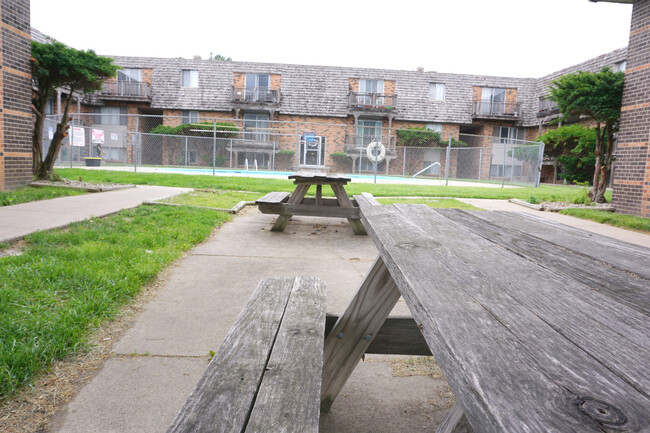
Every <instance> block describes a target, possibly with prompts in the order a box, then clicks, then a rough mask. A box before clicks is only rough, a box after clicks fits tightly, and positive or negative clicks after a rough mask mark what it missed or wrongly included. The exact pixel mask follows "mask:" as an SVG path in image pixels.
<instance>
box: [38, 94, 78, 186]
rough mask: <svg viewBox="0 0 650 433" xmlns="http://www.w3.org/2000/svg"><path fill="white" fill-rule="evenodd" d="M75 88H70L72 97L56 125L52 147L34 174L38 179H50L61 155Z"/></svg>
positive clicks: (66, 134)
mask: <svg viewBox="0 0 650 433" xmlns="http://www.w3.org/2000/svg"><path fill="white" fill-rule="evenodd" d="M73 92H74V89H70V97H69V98H68V100H67V101H66V103H65V109H64V111H63V116H62V117H61V122H60V123H58V124H57V125H56V131H55V132H54V137H52V141H51V142H50V148H49V149H48V150H47V155H46V156H45V159H44V160H43V161H42V162H40V163H39V166H38V168H37V170H36V173H35V174H34V177H35V178H36V179H37V180H44V179H49V178H50V176H52V171H53V170H54V162H55V161H56V158H57V157H58V156H59V150H60V149H61V142H62V141H63V139H64V138H65V137H67V136H68V128H70V127H69V126H68V121H69V120H70V119H69V117H68V115H69V113H70V104H71V102H72V93H73Z"/></svg>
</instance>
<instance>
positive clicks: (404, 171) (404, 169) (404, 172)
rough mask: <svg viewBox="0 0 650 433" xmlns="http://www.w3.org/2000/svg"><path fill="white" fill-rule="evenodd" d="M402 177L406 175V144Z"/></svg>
mask: <svg viewBox="0 0 650 433" xmlns="http://www.w3.org/2000/svg"><path fill="white" fill-rule="evenodd" d="M402 177H406V146H404V158H403V161H402Z"/></svg>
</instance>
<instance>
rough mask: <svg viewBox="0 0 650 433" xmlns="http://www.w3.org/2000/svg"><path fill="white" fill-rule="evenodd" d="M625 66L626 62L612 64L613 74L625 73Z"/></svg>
mask: <svg viewBox="0 0 650 433" xmlns="http://www.w3.org/2000/svg"><path fill="white" fill-rule="evenodd" d="M626 66H627V61H625V60H621V61H620V62H616V63H614V65H613V66H612V71H613V72H625V67H626Z"/></svg>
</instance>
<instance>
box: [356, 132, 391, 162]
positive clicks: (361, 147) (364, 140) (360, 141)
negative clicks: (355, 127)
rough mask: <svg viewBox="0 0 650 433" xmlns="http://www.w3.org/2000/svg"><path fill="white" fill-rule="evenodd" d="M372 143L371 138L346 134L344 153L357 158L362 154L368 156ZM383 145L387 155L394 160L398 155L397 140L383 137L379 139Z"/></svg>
mask: <svg viewBox="0 0 650 433" xmlns="http://www.w3.org/2000/svg"><path fill="white" fill-rule="evenodd" d="M371 141H372V139H371V138H368V137H367V136H365V137H364V136H360V135H357V134H345V144H344V146H343V151H344V152H345V153H347V154H348V155H350V156H357V155H359V153H360V152H361V154H362V155H365V154H366V148H367V147H368V144H370V142H371ZM379 141H380V142H381V144H383V145H384V147H385V148H386V155H387V156H388V157H392V158H394V157H395V156H396V155H397V153H396V149H395V145H394V144H395V139H394V138H392V137H381V138H380V139H379Z"/></svg>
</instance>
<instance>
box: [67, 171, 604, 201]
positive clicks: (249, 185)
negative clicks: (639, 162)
mask: <svg viewBox="0 0 650 433" xmlns="http://www.w3.org/2000/svg"><path fill="white" fill-rule="evenodd" d="M57 173H58V174H60V175H61V177H65V178H68V179H78V178H82V179H83V180H85V181H88V182H107V183H110V182H114V183H132V184H136V185H162V186H177V187H187V188H206V189H217V190H235V191H257V192H260V193H262V194H266V193H267V192H271V191H293V189H294V184H293V182H292V181H289V180H288V179H287V180H284V179H262V178H253V177H227V176H205V175H187V174H171V173H170V174H167V173H133V172H125V171H110V170H84V169H79V168H65V169H58V170H57ZM312 189H313V188H312ZM346 190H347V191H348V194H349V195H353V194H360V193H361V192H369V193H371V194H373V195H375V196H378V197H404V196H420V197H449V198H487V199H509V198H519V199H522V200H528V199H529V198H530V197H531V196H534V197H535V198H536V199H537V200H539V201H540V202H541V201H570V202H573V200H574V199H575V198H577V197H580V196H582V195H583V193H582V188H578V187H570V186H562V185H542V186H540V187H539V188H530V187H528V188H500V187H495V188H481V187H474V186H467V187H465V186H463V187H458V186H448V187H445V186H428V185H385V184H377V185H375V184H371V183H354V182H352V183H350V184H348V185H347V186H346ZM311 193H312V194H313V191H311ZM323 194H324V195H328V196H332V195H333V194H332V193H331V191H330V190H329V188H327V187H326V188H323ZM608 194H609V195H608V197H611V192H608Z"/></svg>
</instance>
